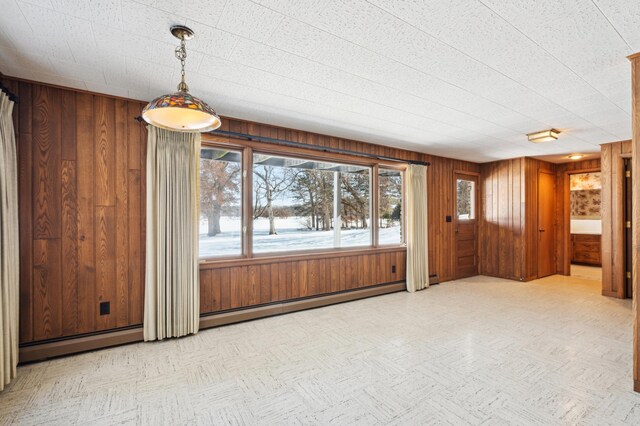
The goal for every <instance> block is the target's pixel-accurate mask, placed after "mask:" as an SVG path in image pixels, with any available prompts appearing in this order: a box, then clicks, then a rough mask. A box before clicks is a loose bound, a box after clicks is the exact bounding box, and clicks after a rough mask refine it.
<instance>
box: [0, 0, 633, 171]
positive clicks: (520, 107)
mask: <svg viewBox="0 0 640 426" xmlns="http://www.w3.org/2000/svg"><path fill="white" fill-rule="evenodd" d="M172 24H186V25H188V26H190V27H191V28H192V29H194V30H195V32H196V38H195V39H193V40H192V41H190V42H189V43H188V45H187V48H188V50H189V58H188V60H187V82H188V83H189V86H190V88H191V91H192V93H193V94H194V95H196V96H199V97H201V98H203V99H205V100H206V101H207V102H209V103H210V104H211V105H212V106H213V107H214V108H216V109H217V110H218V112H219V113H221V114H223V115H227V116H233V117H239V118H245V119H249V120H255V121H260V122H266V123H272V124H277V125H282V126H288V127H293V128H299V129H305V130H311V131H316V132H320V133H325V134H330V135H335V136H343V137H348V138H354V139H359V140H365V141H371V142H376V143H381V144H385V145H389V146H397V147H404V148H409V149H414V150H418V151H422V152H427V153H431V154H436V155H443V156H448V157H453V158H460V159H465V160H471V161H491V160H495V159H503V158H511V157H517V156H524V155H527V156H543V155H550V156H553V155H556V156H557V155H559V154H568V153H572V152H596V151H599V147H598V144H601V143H605V142H612V141H616V140H621V139H628V138H630V136H631V120H630V114H631V84H630V80H631V75H630V74H631V72H630V64H629V62H628V61H627V59H626V56H627V55H629V54H631V53H635V52H637V51H640V2H639V1H637V0H593V1H589V0H510V1H505V0H479V1H475V0H452V1H443V0H371V1H364V0H254V1H249V0H196V1H194V0H140V1H130V0H0V72H2V73H4V74H6V75H10V76H17V77H23V78H27V79H31V80H37V81H44V82H48V83H54V84H59V85H63V86H70V87H76V88H80V89H88V90H91V91H96V92H101V93H109V94H113V95H118V96H124V97H129V98H134V99H140V100H150V99H152V98H154V97H156V96H158V95H160V94H163V93H166V92H168V91H173V90H174V89H175V86H176V84H177V82H178V76H179V71H178V63H177V60H176V59H175V57H174V54H173V49H174V47H175V45H176V40H175V39H174V38H173V37H172V36H171V34H170V33H169V30H168V29H169V26H170V25H172ZM550 127H555V128H558V129H561V130H562V131H563V133H562V134H561V137H560V139H559V140H558V141H557V142H553V143H547V144H539V145H535V144H531V143H529V142H528V141H527V139H526V136H525V134H526V133H529V132H533V131H537V130H542V129H547V128H550ZM559 158H562V157H561V156H560V157H559Z"/></svg>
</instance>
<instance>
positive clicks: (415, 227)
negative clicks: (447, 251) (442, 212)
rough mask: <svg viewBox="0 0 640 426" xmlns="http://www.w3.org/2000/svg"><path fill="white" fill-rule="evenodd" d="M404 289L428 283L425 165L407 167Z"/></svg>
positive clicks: (408, 289)
mask: <svg viewBox="0 0 640 426" xmlns="http://www.w3.org/2000/svg"><path fill="white" fill-rule="evenodd" d="M407 181H408V185H407V187H408V188H407V189H408V190H407V291H410V292H414V291H417V290H422V289H423V288H426V287H429V246H428V244H429V235H428V229H427V167H426V166H421V165H419V164H410V165H409V168H408V169H407Z"/></svg>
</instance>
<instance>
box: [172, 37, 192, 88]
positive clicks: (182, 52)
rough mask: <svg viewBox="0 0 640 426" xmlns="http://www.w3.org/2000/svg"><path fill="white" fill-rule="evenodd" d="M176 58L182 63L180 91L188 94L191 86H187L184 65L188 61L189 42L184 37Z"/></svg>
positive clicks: (177, 49) (177, 48)
mask: <svg viewBox="0 0 640 426" xmlns="http://www.w3.org/2000/svg"><path fill="white" fill-rule="evenodd" d="M175 52H176V58H178V60H179V61H180V67H181V72H180V74H181V80H180V84H178V90H179V91H181V92H188V91H189V86H187V82H186V81H185V72H184V65H185V60H186V59H187V42H186V41H185V39H184V37H182V38H181V39H180V46H178V47H176V51H175Z"/></svg>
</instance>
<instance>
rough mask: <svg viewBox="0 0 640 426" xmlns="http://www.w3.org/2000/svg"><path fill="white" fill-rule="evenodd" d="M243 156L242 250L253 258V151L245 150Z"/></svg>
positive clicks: (245, 254) (246, 255)
mask: <svg viewBox="0 0 640 426" xmlns="http://www.w3.org/2000/svg"><path fill="white" fill-rule="evenodd" d="M242 155H243V158H242V199H243V209H242V210H243V212H242V250H243V255H244V256H245V257H253V149H251V148H250V147H247V148H245V149H244V150H243V151H242Z"/></svg>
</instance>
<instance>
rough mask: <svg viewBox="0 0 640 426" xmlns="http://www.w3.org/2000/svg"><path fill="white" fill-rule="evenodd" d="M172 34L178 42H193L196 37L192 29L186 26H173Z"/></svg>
mask: <svg viewBox="0 0 640 426" xmlns="http://www.w3.org/2000/svg"><path fill="white" fill-rule="evenodd" d="M171 34H173V36H174V37H175V38H177V39H178V40H191V39H192V38H193V37H194V36H195V35H196V34H195V33H194V32H193V30H192V29H191V28H189V27H185V26H184V25H174V26H172V27H171Z"/></svg>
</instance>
